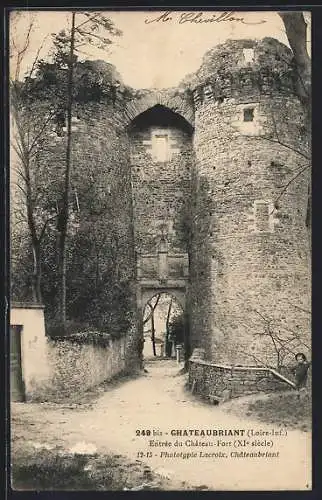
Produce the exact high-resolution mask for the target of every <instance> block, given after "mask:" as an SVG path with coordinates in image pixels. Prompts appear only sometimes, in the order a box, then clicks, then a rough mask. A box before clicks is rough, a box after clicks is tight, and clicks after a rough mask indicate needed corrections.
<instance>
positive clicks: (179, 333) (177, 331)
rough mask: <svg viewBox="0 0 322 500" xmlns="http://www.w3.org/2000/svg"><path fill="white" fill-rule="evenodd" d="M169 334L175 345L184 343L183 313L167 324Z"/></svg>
mask: <svg viewBox="0 0 322 500" xmlns="http://www.w3.org/2000/svg"><path fill="white" fill-rule="evenodd" d="M169 334H170V337H171V338H172V339H173V340H174V341H175V343H176V344H183V343H184V336H185V320H184V314H183V313H182V314H180V315H177V316H173V317H172V318H171V320H170V322H169Z"/></svg>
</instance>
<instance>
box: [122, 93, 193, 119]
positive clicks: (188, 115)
mask: <svg viewBox="0 0 322 500" xmlns="http://www.w3.org/2000/svg"><path fill="white" fill-rule="evenodd" d="M156 105H161V106H163V107H165V108H167V109H169V110H170V111H172V112H173V113H176V114H178V115H180V116H181V117H182V118H184V119H185V120H186V121H187V122H188V123H189V125H190V126H191V127H192V128H193V127H194V109H193V106H192V104H190V103H189V101H187V99H186V98H185V97H184V96H183V95H178V94H176V95H174V94H173V93H172V92H171V91H169V90H166V91H161V90H160V91H151V92H149V93H148V94H146V95H144V96H142V97H141V98H138V99H134V100H133V101H131V102H130V103H129V104H128V105H127V106H126V108H125V110H124V118H125V123H126V124H127V125H129V124H130V123H131V122H133V120H135V118H136V117H138V116H139V115H140V114H142V113H144V112H145V111H147V110H148V109H151V108H153V107H154V106H156Z"/></svg>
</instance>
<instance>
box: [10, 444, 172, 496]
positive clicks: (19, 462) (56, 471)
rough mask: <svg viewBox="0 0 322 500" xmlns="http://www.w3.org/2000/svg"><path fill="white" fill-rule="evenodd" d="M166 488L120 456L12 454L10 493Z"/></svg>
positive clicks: (43, 452)
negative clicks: (11, 488) (12, 490)
mask: <svg viewBox="0 0 322 500" xmlns="http://www.w3.org/2000/svg"><path fill="white" fill-rule="evenodd" d="M170 486H171V485H170V484H168V482H167V480H166V479H164V478H160V476H158V475H157V474H155V473H154V472H153V471H152V470H151V468H150V467H149V466H147V465H145V464H143V463H142V462H139V461H135V462H130V461H129V460H128V459H127V458H125V457H123V456H121V455H98V454H93V455H86V454H71V453H68V452H66V451H64V450H62V449H61V448H59V447H56V448H55V449H51V450H48V449H40V450H39V449H38V450H34V449H31V448H29V451H27V450H26V449H25V450H24V451H23V452H22V451H21V449H20V450H16V452H15V453H14V462H13V465H12V487H13V489H14V490H40V491H44V490H45V491H46V490H47V491H48V490H93V491H97V490H101V491H117V490H124V489H145V490H164V489H171V487H170Z"/></svg>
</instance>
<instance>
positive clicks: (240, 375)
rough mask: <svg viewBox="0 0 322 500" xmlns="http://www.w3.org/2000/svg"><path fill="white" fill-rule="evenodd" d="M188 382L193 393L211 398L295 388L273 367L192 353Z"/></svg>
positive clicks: (219, 399)
mask: <svg viewBox="0 0 322 500" xmlns="http://www.w3.org/2000/svg"><path fill="white" fill-rule="evenodd" d="M189 386H190V389H191V390H193V392H194V393H196V394H199V395H200V396H202V397H203V398H205V399H208V400H210V401H214V402H221V401H225V400H226V399H230V398H235V397H239V396H245V395H247V394H254V393H257V392H271V391H283V390H287V389H291V388H294V387H293V386H292V381H289V380H288V379H286V378H284V377H283V376H282V375H280V374H279V373H278V372H276V371H275V370H272V369H268V368H261V367H255V366H232V365H221V364H217V363H211V362H209V361H205V360H202V359H198V358H197V359H196V358H195V359H194V358H193V357H192V358H190V360H189Z"/></svg>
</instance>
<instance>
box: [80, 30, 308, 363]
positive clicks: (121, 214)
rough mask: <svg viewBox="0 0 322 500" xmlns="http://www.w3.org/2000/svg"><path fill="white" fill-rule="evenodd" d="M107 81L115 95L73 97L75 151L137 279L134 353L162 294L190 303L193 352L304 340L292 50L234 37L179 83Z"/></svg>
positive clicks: (251, 349)
mask: <svg viewBox="0 0 322 500" xmlns="http://www.w3.org/2000/svg"><path fill="white" fill-rule="evenodd" d="M93 64H94V63H93ZM95 64H101V65H102V68H101V70H102V71H104V67H105V66H106V67H108V70H109V71H111V69H110V65H107V64H106V63H102V62H95ZM104 65H105V66H104ZM112 88H113V90H114V95H115V98H114V100H113V102H110V103H102V102H100V103H95V104H93V105H92V106H90V105H88V104H86V106H85V104H84V105H81V104H79V105H78V110H77V113H78V118H79V121H78V124H77V126H76V131H75V151H76V153H75V154H76V155H77V161H78V162H79V163H80V164H81V163H82V162H86V161H87V162H91V164H92V165H94V167H93V168H95V169H96V170H95V172H96V175H97V177H98V178H100V184H101V188H102V189H103V190H104V189H105V191H106V193H108V195H109V196H111V197H112V198H111V199H112V202H113V210H114V214H116V216H114V219H115V227H114V228H113V230H115V231H117V232H118V234H119V237H120V238H121V242H122V243H121V245H120V246H119V260H120V263H119V268H118V272H119V276H120V279H122V275H123V274H124V275H125V274H126V273H127V275H128V274H129V270H130V271H131V273H132V274H131V279H132V283H133V287H132V299H133V300H132V309H133V310H132V312H133V318H134V320H133V323H132V330H131V332H129V333H128V351H127V352H128V356H129V357H131V356H133V353H135V352H137V351H136V346H137V344H138V342H139V338H140V336H141V335H142V310H143V308H144V305H145V304H146V302H147V300H148V299H149V298H150V297H151V296H153V295H155V294H156V293H159V292H168V293H170V294H172V295H173V296H175V297H176V298H177V299H178V301H179V303H180V304H181V305H182V307H183V308H184V310H185V313H186V316H187V320H188V324H189V334H188V338H187V348H188V352H191V351H192V349H193V348H195V347H199V348H203V349H205V350H206V356H207V357H209V358H211V359H213V360H215V361H216V362H222V363H223V362H227V363H232V364H242V363H248V364H249V363H253V362H254V360H256V359H257V360H258V359H259V360H261V362H268V363H271V362H272V359H273V358H275V357H276V353H277V349H278V346H276V345H275V344H274V342H272V332H275V333H276V335H277V336H278V335H281V336H282V335H284V338H286V337H285V336H287V335H289V339H290V340H289V342H290V343H292V348H293V347H296V345H297V343H298V345H302V343H305V345H306V346H309V343H310V283H311V279H310V245H309V242H310V236H309V228H308V225H307V200H308V188H309V182H310V173H309V169H306V170H305V169H304V168H303V167H304V163H305V159H304V157H303V155H302V154H301V151H304V150H305V149H307V148H308V144H307V134H306V131H305V128H304V126H303V124H304V110H303V109H302V105H301V102H300V100H299V98H298V97H297V93H296V78H295V74H294V72H293V66H292V53H291V51H290V50H289V49H288V48H287V47H286V46H285V45H283V44H281V43H280V42H278V41H276V40H274V39H268V38H266V39H263V40H261V41H250V40H238V41H234V40H229V41H227V42H226V43H224V44H223V45H219V46H216V47H215V48H214V49H212V50H210V51H209V52H207V53H206V54H205V56H204V59H203V62H202V65H201V67H200V68H199V70H198V71H197V72H196V74H194V75H190V76H189V77H187V78H186V79H185V80H184V81H183V82H182V83H181V84H180V86H179V87H178V88H171V89H166V90H157V91H154V90H141V91H133V89H131V92H132V94H131V97H130V98H129V97H128V88H127V87H125V86H124V85H123V84H121V83H120V82H118V83H117V84H116V83H113V82H112ZM89 116H90V118H89ZM97 142H99V145H98V146H99V147H98V146H97V147H96V146H95V144H96V143H97ZM299 173H300V174H299ZM297 174H298V175H297ZM105 180H106V182H105ZM113 196H114V198H113ZM308 349H309V347H308ZM287 355H288V351H287V350H286V351H285V352H283V356H287Z"/></svg>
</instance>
